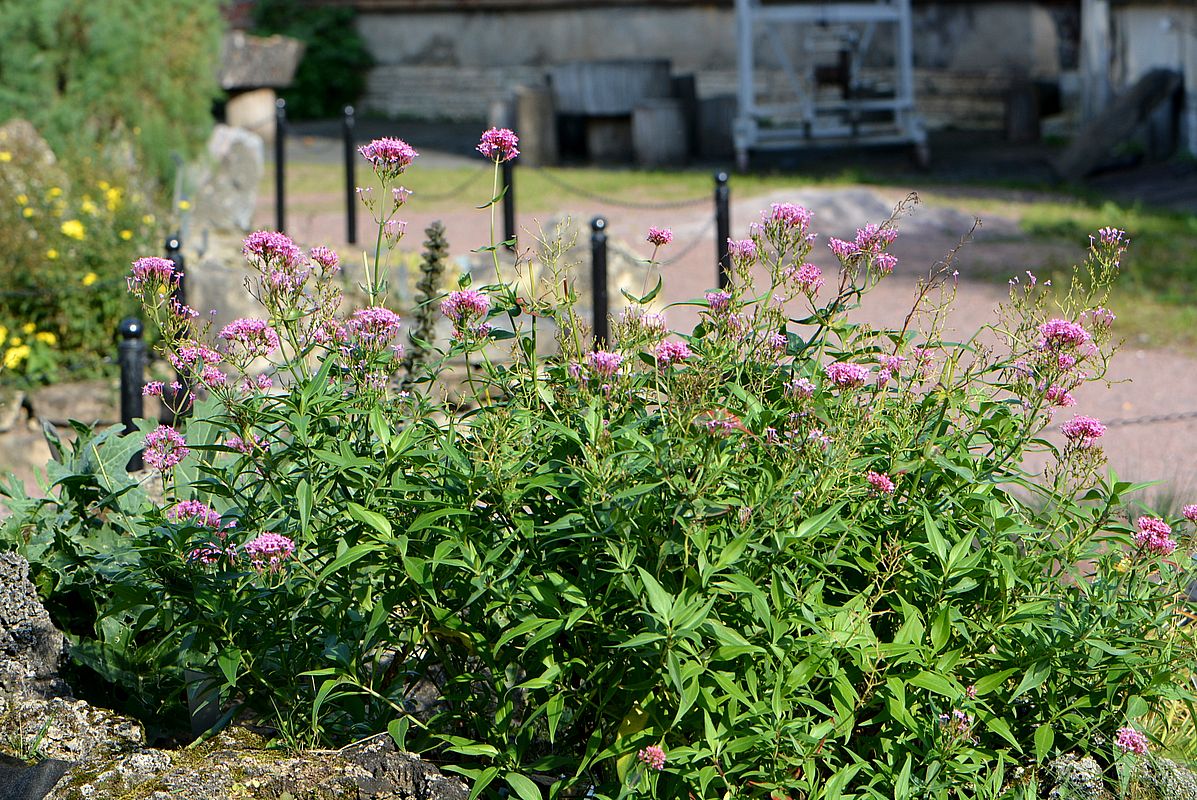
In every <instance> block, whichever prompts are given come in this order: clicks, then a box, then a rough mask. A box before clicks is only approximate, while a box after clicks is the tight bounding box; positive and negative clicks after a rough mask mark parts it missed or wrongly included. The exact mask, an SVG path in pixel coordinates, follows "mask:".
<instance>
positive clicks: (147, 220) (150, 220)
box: [141, 214, 154, 225]
mask: <svg viewBox="0 0 1197 800" xmlns="http://www.w3.org/2000/svg"><path fill="white" fill-rule="evenodd" d="M141 222H142V224H143V225H153V224H154V215H153V214H146V215H145V216H144V217H142V218H141Z"/></svg>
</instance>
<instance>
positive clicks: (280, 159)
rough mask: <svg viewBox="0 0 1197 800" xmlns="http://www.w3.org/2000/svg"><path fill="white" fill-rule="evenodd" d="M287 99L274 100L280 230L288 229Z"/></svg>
mask: <svg viewBox="0 0 1197 800" xmlns="http://www.w3.org/2000/svg"><path fill="white" fill-rule="evenodd" d="M286 175H287V101H286V100H284V99H283V98H281V97H280V98H279V99H277V100H275V101H274V221H275V227H276V228H277V229H278V230H279V232H283V231H286V229H287V212H286V208H287V185H286V184H287V179H286Z"/></svg>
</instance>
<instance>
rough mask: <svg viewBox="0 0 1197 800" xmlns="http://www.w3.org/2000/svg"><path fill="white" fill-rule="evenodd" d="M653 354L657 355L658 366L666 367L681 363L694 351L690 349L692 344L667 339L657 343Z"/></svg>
mask: <svg viewBox="0 0 1197 800" xmlns="http://www.w3.org/2000/svg"><path fill="white" fill-rule="evenodd" d="M653 355H654V356H656V359H657V366H659V367H662V368H664V367H668V366H669V365H671V364H680V363H681V362H683V361H685V360H686V359H688V358H690V357H691V356H692V355H694V353H693V352H691V351H690V346H689V345H687V344H686V343H685V342H679V341H675V340H672V339H667V340H666V341H663V342H661V343H660V344H658V345H657V347H656V349H655V350H654V351H653Z"/></svg>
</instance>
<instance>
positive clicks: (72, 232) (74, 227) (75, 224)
mask: <svg viewBox="0 0 1197 800" xmlns="http://www.w3.org/2000/svg"><path fill="white" fill-rule="evenodd" d="M62 233H63V235H64V236H69V237H71V238H72V239H79V240H82V239H83V238H84V237H85V236H86V235H87V231H86V230H84V228H83V223H82V222H80V221H79V220H77V219H68V220H67V221H66V222H64V223H62Z"/></svg>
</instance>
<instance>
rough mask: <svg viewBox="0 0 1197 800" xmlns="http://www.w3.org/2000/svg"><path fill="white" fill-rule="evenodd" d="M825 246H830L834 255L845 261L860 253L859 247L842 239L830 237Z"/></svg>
mask: <svg viewBox="0 0 1197 800" xmlns="http://www.w3.org/2000/svg"><path fill="white" fill-rule="evenodd" d="M827 246H828V247H830V248H831V252H833V253H835V257H836V258H838V259H839V260H840V261H847V260H848V259H851V258H854V257H856V256H858V255H860V248H859V247H857V246H856V245H854V244H853V243H852V242H845V241H844V240H843V239H836V238H834V237H832V238H831V239H829V240H828V241H827Z"/></svg>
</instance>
